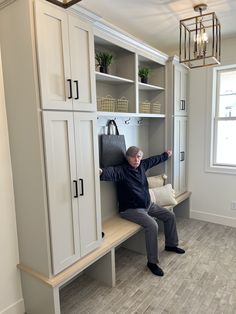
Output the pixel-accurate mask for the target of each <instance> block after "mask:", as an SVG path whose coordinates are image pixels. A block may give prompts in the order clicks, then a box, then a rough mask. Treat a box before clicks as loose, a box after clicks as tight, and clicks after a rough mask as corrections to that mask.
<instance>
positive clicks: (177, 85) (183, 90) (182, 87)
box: [174, 65, 188, 116]
mask: <svg viewBox="0 0 236 314" xmlns="http://www.w3.org/2000/svg"><path fill="white" fill-rule="evenodd" d="M187 84H188V71H187V69H185V68H184V67H183V66H180V65H175V66H174V94H175V95H174V114H175V115H178V116H186V115H187V107H188V98H187Z"/></svg>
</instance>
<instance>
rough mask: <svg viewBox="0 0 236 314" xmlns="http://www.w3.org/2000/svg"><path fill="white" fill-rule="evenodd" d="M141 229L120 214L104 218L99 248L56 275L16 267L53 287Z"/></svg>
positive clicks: (179, 198)
mask: <svg viewBox="0 0 236 314" xmlns="http://www.w3.org/2000/svg"><path fill="white" fill-rule="evenodd" d="M190 195H191V192H185V193H183V194H181V195H179V196H178V197H177V198H176V201H177V205H178V204H180V203H182V202H183V201H184V200H186V199H188V198H189V197H190ZM177 205H175V206H177ZM175 206H174V207H175ZM165 207H166V208H168V209H170V208H172V207H173V206H165ZM141 229H142V228H141V226H139V225H137V224H135V223H133V222H131V221H128V220H125V219H123V218H120V216H118V215H117V216H114V217H112V218H110V219H108V220H106V221H105V222H104V223H103V232H104V233H105V237H104V239H103V240H102V243H101V245H100V246H99V248H97V249H96V250H94V251H93V252H91V253H89V254H88V255H86V256H85V257H83V258H81V259H80V260H79V261H78V262H76V263H74V264H73V265H71V266H70V267H68V268H66V269H65V270H64V271H62V272H60V273H59V274H58V275H56V276H54V277H52V278H47V277H45V276H43V275H42V274H40V273H37V272H35V271H33V270H31V269H30V268H28V267H25V266H24V265H21V264H19V265H18V268H20V269H21V270H23V271H25V272H28V273H30V274H31V275H33V276H35V277H37V278H38V279H40V280H41V281H43V282H45V283H46V284H48V285H50V286H52V287H55V286H58V285H59V286H60V285H61V284H63V283H64V282H65V281H67V280H69V279H71V278H72V277H73V276H75V275H77V274H79V273H80V272H82V271H83V270H84V269H86V268H87V267H88V266H90V265H91V264H92V263H94V262H96V261H97V260H98V259H99V258H101V257H102V256H104V255H105V254H106V253H108V252H109V251H110V250H111V249H112V248H115V247H117V246H118V245H120V244H121V243H123V242H124V241H126V240H127V239H129V238H130V237H132V236H133V235H134V234H136V233H137V232H138V231H140V230H141Z"/></svg>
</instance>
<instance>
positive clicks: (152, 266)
mask: <svg viewBox="0 0 236 314" xmlns="http://www.w3.org/2000/svg"><path fill="white" fill-rule="evenodd" d="M147 267H148V268H149V269H150V270H151V272H152V273H153V274H154V275H156V276H164V272H163V270H162V269H161V268H160V267H159V266H157V264H153V263H149V262H148V263H147Z"/></svg>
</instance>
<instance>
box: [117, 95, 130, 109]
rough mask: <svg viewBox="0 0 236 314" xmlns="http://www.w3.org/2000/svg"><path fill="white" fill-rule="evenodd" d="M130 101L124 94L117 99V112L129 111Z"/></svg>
mask: <svg viewBox="0 0 236 314" xmlns="http://www.w3.org/2000/svg"><path fill="white" fill-rule="evenodd" d="M128 107H129V101H128V99H126V98H125V97H124V96H123V97H121V98H119V99H117V102H116V111H117V112H128Z"/></svg>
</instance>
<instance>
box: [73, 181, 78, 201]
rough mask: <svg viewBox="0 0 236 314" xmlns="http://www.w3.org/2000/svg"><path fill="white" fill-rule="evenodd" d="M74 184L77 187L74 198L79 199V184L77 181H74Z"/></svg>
mask: <svg viewBox="0 0 236 314" xmlns="http://www.w3.org/2000/svg"><path fill="white" fill-rule="evenodd" d="M73 183H74V185H75V195H74V198H78V182H77V180H73Z"/></svg>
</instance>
